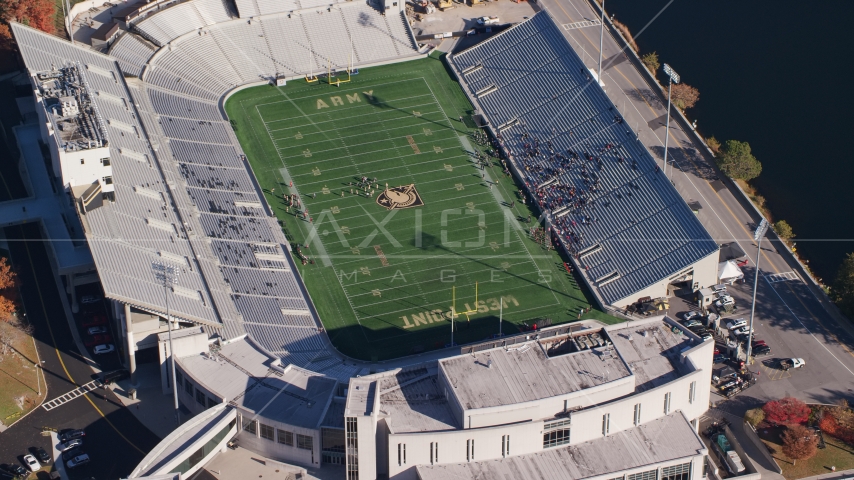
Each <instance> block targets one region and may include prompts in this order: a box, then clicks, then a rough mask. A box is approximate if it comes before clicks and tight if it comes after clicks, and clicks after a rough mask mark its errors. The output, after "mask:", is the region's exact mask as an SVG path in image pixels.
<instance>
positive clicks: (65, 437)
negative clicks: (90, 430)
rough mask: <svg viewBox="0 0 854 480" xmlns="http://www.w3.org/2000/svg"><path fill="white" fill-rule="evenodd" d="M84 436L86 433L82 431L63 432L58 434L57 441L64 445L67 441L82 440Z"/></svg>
mask: <svg viewBox="0 0 854 480" xmlns="http://www.w3.org/2000/svg"><path fill="white" fill-rule="evenodd" d="M85 436H86V432H85V431H83V430H63V431H62V432H61V433H60V434H59V441H60V442H62V443H65V442H67V441H69V440H74V439H77V438H83V437H85Z"/></svg>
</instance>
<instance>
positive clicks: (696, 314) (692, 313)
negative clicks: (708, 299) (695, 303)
mask: <svg viewBox="0 0 854 480" xmlns="http://www.w3.org/2000/svg"><path fill="white" fill-rule="evenodd" d="M702 316H703V314H702V313H700V312H698V311H696V310H691V311H688V312H685V313H683V314H682V319H684V320H686V321H687V320H691V319H692V318H693V319H697V320H699V319H700V317H702Z"/></svg>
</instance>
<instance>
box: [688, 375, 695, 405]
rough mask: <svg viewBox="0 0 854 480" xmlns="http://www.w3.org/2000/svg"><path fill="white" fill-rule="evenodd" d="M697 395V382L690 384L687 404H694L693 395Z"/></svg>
mask: <svg viewBox="0 0 854 480" xmlns="http://www.w3.org/2000/svg"><path fill="white" fill-rule="evenodd" d="M696 393H697V381H696V380H695V381H693V382H691V385H690V386H689V387H688V403H694V395H695V394H696Z"/></svg>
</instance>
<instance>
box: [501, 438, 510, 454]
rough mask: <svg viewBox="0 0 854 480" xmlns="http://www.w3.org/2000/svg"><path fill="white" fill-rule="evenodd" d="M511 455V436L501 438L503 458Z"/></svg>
mask: <svg viewBox="0 0 854 480" xmlns="http://www.w3.org/2000/svg"><path fill="white" fill-rule="evenodd" d="M507 455H510V435H502V436H501V456H502V457H506V456H507Z"/></svg>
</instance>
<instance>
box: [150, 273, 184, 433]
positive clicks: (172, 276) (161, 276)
mask: <svg viewBox="0 0 854 480" xmlns="http://www.w3.org/2000/svg"><path fill="white" fill-rule="evenodd" d="M151 270H152V271H153V272H154V278H156V279H157V281H158V282H160V284H161V285H163V294H164V296H165V297H166V324H167V326H168V328H169V358H168V359H167V361H168V362H169V364H170V370H171V372H170V373H171V377H172V400H173V402H174V407H175V423H176V425H177V426H179V427H180V426H181V414H180V410H179V407H178V385H177V383H176V382H175V349H174V348H173V347H172V319H171V317H170V316H169V289H171V288H172V286H173V285H175V284H177V283H178V275H179V273H180V272H179V271H178V269H177V268H175V267H174V266H172V265H167V264H165V263H159V262H153V263H152V264H151Z"/></svg>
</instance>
